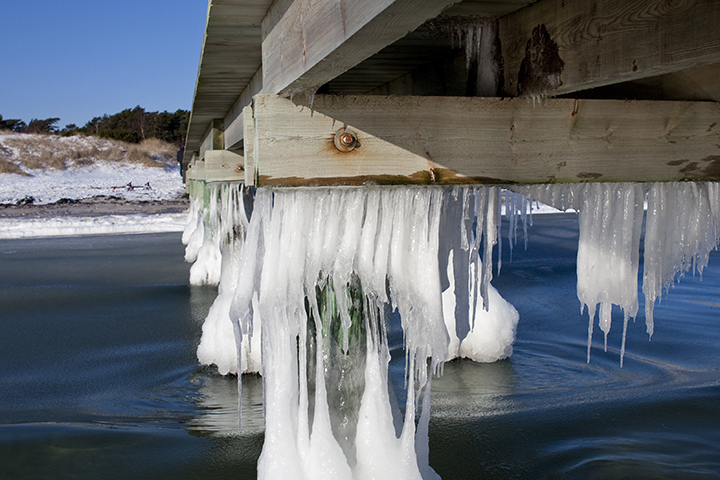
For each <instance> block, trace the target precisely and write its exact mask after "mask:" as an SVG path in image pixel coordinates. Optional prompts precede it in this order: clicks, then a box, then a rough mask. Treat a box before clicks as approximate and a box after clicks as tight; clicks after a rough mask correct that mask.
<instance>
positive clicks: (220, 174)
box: [204, 150, 245, 182]
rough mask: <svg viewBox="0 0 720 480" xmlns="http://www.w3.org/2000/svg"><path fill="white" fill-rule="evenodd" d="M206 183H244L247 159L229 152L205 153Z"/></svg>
mask: <svg viewBox="0 0 720 480" xmlns="http://www.w3.org/2000/svg"><path fill="white" fill-rule="evenodd" d="M204 163H205V178H204V180H205V181H206V182H242V181H245V159H244V158H243V156H242V155H238V154H237V153H233V152H230V151H228V150H209V151H207V152H205V162H204Z"/></svg>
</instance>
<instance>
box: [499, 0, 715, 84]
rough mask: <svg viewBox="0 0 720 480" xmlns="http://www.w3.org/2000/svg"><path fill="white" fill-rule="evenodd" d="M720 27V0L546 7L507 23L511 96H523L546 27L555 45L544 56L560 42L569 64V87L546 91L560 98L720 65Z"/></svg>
mask: <svg viewBox="0 0 720 480" xmlns="http://www.w3.org/2000/svg"><path fill="white" fill-rule="evenodd" d="M718 25H720V2H718V1H717V0H677V1H667V0H632V1H627V0H572V1H568V0H541V1H539V2H537V3H535V4H534V5H532V6H530V7H527V8H524V9H521V10H518V11H517V12H515V13H512V14H510V15H508V16H506V17H504V18H502V19H501V20H500V40H501V43H502V50H503V58H504V61H505V82H506V83H505V92H507V94H509V95H516V94H518V83H519V82H521V79H520V78H519V77H520V70H521V63H522V62H523V60H524V59H525V57H526V47H527V46H528V41H529V40H530V39H531V37H532V36H533V32H534V31H535V29H536V28H539V27H541V26H542V27H544V29H545V30H546V31H547V33H548V34H549V39H550V42H544V43H545V44H544V52H548V51H550V50H552V49H553V48H554V47H553V45H552V44H553V43H554V44H555V47H556V48H557V54H558V55H559V58H560V59H561V60H562V62H563V63H564V66H563V68H562V70H561V73H560V80H561V81H562V85H560V86H559V87H557V88H556V89H552V88H551V89H550V91H549V92H546V93H550V94H553V95H557V94H567V93H571V92H576V91H579V90H585V89H590V88H595V87H600V86H604V85H610V84H615V83H619V82H624V81H630V80H637V79H641V78H647V77H653V76H657V75H662V74H666V73H670V72H676V71H680V70H683V69H686V68H692V67H698V66H702V65H708V64H712V63H720V29H719V28H718ZM531 50H532V49H531ZM535 51H536V52H538V51H539V49H536V50H535ZM550 63H552V62H550ZM550 63H548V62H540V64H538V63H533V65H535V68H534V69H533V71H535V72H539V73H541V74H542V73H543V69H544V68H546V67H547V65H550ZM528 64H529V62H527V61H526V66H527V65H528ZM543 64H545V65H543ZM550 69H551V70H553V68H552V67H551V68H550ZM526 70H527V68H526ZM545 73H546V72H545ZM531 76H532V75H531ZM524 82H525V83H526V84H528V82H529V81H528V79H527V78H526V79H525V80H524ZM530 83H532V82H530ZM527 90H528V88H526V92H521V93H531V94H532V93H543V92H528V91H527Z"/></svg>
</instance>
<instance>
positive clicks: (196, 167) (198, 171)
mask: <svg viewBox="0 0 720 480" xmlns="http://www.w3.org/2000/svg"><path fill="white" fill-rule="evenodd" d="M185 180H186V181H190V180H192V181H205V162H202V161H195V162H191V163H190V165H189V166H188V169H187V172H186V173H185Z"/></svg>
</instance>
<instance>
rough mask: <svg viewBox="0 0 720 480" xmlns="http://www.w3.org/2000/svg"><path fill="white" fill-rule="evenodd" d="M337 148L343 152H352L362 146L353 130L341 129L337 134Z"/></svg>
mask: <svg viewBox="0 0 720 480" xmlns="http://www.w3.org/2000/svg"><path fill="white" fill-rule="evenodd" d="M334 143H335V148H337V149H338V150H340V151H341V152H350V151H352V150H354V149H355V148H357V147H359V146H360V143H359V142H358V138H357V135H356V134H355V132H353V131H352V130H349V129H346V128H341V129H340V130H338V131H337V132H336V133H335V139H334Z"/></svg>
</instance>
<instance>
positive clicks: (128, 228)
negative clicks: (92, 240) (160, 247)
mask: <svg viewBox="0 0 720 480" xmlns="http://www.w3.org/2000/svg"><path fill="white" fill-rule="evenodd" d="M186 216H187V215H186V214H185V213H167V214H153V215H149V214H132V215H104V216H99V217H44V218H41V217H37V218H22V217H19V218H0V239H9V238H33V237H68V236H75V235H116V234H130V233H161V232H182V231H183V228H184V225H185V221H186Z"/></svg>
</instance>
